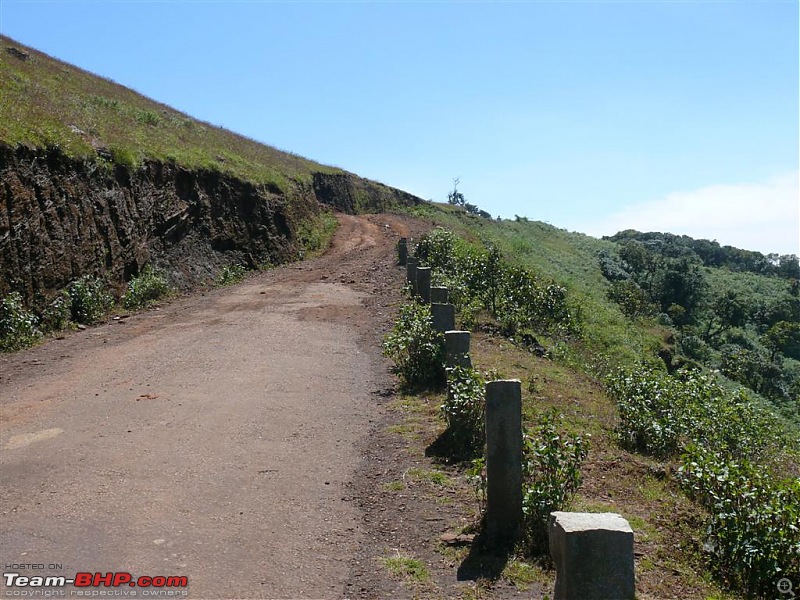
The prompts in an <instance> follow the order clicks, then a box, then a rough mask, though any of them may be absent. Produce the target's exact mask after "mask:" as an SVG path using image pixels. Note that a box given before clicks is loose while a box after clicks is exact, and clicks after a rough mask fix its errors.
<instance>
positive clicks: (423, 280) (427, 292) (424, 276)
mask: <svg viewBox="0 0 800 600" xmlns="http://www.w3.org/2000/svg"><path fill="white" fill-rule="evenodd" d="M417 294H418V295H419V297H420V298H421V299H422V302H423V303H424V304H430V303H431V268H430V267H417Z"/></svg>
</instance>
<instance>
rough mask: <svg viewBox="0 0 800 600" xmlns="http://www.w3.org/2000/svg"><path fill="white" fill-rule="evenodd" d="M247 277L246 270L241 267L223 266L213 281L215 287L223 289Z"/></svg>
mask: <svg viewBox="0 0 800 600" xmlns="http://www.w3.org/2000/svg"><path fill="white" fill-rule="evenodd" d="M245 275H247V269H246V268H245V267H243V266H242V265H225V266H224V267H222V269H221V270H220V272H219V275H217V279H216V280H215V281H214V285H215V286H216V287H225V286H228V285H233V284H235V283H239V282H240V281H242V280H243V279H244V277H245Z"/></svg>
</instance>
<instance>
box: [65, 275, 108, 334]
mask: <svg viewBox="0 0 800 600" xmlns="http://www.w3.org/2000/svg"><path fill="white" fill-rule="evenodd" d="M67 292H68V293H69V297H70V301H71V312H72V320H73V321H75V322H76V323H85V324H86V325H90V324H92V323H95V322H97V321H99V320H100V319H101V318H102V317H103V315H104V314H106V312H108V311H109V310H110V309H111V307H112V306H113V305H114V298H113V297H112V296H111V294H110V293H109V292H108V290H107V289H106V285H105V283H104V282H103V281H102V280H100V279H97V278H95V277H92V276H90V275H84V276H83V277H81V278H80V279H78V280H77V281H73V282H72V283H71V284H70V285H69V287H68V288H67Z"/></svg>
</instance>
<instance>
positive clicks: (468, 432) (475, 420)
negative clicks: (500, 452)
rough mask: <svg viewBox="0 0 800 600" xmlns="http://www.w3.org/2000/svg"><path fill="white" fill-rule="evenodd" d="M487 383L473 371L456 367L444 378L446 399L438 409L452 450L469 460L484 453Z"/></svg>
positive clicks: (458, 455)
mask: <svg viewBox="0 0 800 600" xmlns="http://www.w3.org/2000/svg"><path fill="white" fill-rule="evenodd" d="M485 385H486V381H485V380H484V378H483V376H482V375H481V374H480V372H478V371H476V370H475V369H469V368H464V367H456V368H454V369H452V370H450V371H449V372H448V375H447V397H446V398H445V401H444V403H443V404H442V406H441V412H442V416H443V417H444V420H445V421H446V422H447V428H448V432H449V439H450V443H451V451H452V452H453V454H454V455H455V456H457V457H461V458H471V457H474V456H477V455H480V454H482V453H483V446H484V444H485V443H486V429H485V426H484V419H485V411H486V398H485Z"/></svg>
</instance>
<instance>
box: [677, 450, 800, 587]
mask: <svg viewBox="0 0 800 600" xmlns="http://www.w3.org/2000/svg"><path fill="white" fill-rule="evenodd" d="M678 479H679V481H680V483H681V485H682V486H683V487H684V489H685V490H686V491H687V492H688V493H689V495H690V496H692V497H693V498H695V499H696V500H697V501H698V502H700V504H702V505H703V506H705V507H706V509H707V510H708V511H709V514H710V516H709V519H708V523H707V529H706V534H707V541H706V543H705V550H706V552H707V553H708V554H709V555H710V558H711V560H710V563H711V565H712V568H713V569H714V570H715V571H716V573H717V575H718V576H719V577H720V578H721V579H722V580H723V581H725V582H726V583H727V584H728V585H729V586H730V587H733V588H738V589H740V590H743V591H744V592H745V594H746V595H747V596H748V597H758V598H772V597H774V596H775V584H776V582H777V581H778V580H779V579H780V578H782V577H787V576H788V577H793V576H796V575H797V574H798V573H800V478H795V479H774V478H772V477H770V476H769V474H768V473H766V472H765V471H764V470H763V469H762V468H760V467H757V466H755V465H753V464H752V463H749V462H746V461H742V462H733V461H731V460H729V459H726V458H725V457H723V456H721V455H720V454H713V453H708V452H705V451H704V450H702V449H700V448H698V447H695V448H692V449H691V450H690V451H689V452H688V453H687V455H686V456H685V457H684V464H683V466H681V467H680V470H679V474H678Z"/></svg>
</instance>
